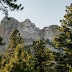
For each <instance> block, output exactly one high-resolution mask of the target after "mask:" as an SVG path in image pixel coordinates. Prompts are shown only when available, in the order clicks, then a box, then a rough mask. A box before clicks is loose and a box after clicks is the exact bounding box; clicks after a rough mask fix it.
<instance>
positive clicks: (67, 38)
mask: <svg viewBox="0 0 72 72" xmlns="http://www.w3.org/2000/svg"><path fill="white" fill-rule="evenodd" d="M66 12H67V14H65V16H64V18H65V19H63V20H60V22H61V27H59V33H60V34H59V35H55V37H54V38H53V42H54V44H56V45H55V46H56V47H61V48H63V49H64V51H65V60H64V61H65V62H66V63H67V64H69V65H71V66H72V3H71V5H70V6H66Z"/></svg>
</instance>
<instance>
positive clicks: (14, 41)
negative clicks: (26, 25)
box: [6, 29, 24, 57]
mask: <svg viewBox="0 0 72 72" xmlns="http://www.w3.org/2000/svg"><path fill="white" fill-rule="evenodd" d="M23 42H24V40H23V38H22V37H21V36H20V33H19V31H18V30H17V29H14V30H13V32H12V33H11V35H10V41H9V45H8V47H7V49H6V56H7V57H12V56H14V51H15V48H16V46H17V45H18V44H22V43H23Z"/></svg>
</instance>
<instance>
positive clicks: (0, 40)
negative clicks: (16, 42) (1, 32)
mask: <svg viewBox="0 0 72 72" xmlns="http://www.w3.org/2000/svg"><path fill="white" fill-rule="evenodd" d="M2 41H3V38H2V37H1V36H0V45H4V44H5V43H3V42H2Z"/></svg>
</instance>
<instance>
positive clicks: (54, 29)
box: [0, 17, 59, 52]
mask: <svg viewBox="0 0 72 72" xmlns="http://www.w3.org/2000/svg"><path fill="white" fill-rule="evenodd" d="M15 28H17V29H18V30H19V32H20V34H21V36H22V37H23V39H24V43H25V45H31V44H32V43H33V41H34V40H37V39H39V38H44V39H45V40H46V39H49V40H50V42H52V39H53V37H54V36H55V34H58V26H57V25H50V26H49V27H44V28H43V29H39V28H38V27H36V25H35V24H34V23H32V22H31V20H30V19H25V20H24V21H23V22H19V21H17V20H16V19H14V18H12V17H10V18H6V17H4V18H3V20H1V23H0V36H1V37H2V38H3V41H4V42H5V43H6V45H4V46H0V51H1V52H2V51H3V52H5V48H6V47H7V46H8V43H9V36H10V34H11V32H12V31H13V29H15ZM47 47H49V48H50V49H51V50H52V51H56V52H59V50H57V49H54V48H53V47H52V46H50V45H47Z"/></svg>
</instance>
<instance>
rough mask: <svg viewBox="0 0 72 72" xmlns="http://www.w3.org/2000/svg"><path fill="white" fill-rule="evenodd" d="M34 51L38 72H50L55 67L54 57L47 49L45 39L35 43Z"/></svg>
mask: <svg viewBox="0 0 72 72" xmlns="http://www.w3.org/2000/svg"><path fill="white" fill-rule="evenodd" d="M32 49H33V51H34V58H35V70H36V71H37V72H46V71H47V72H48V71H50V70H52V69H51V67H52V66H53V62H54V57H53V54H52V53H51V52H50V50H49V49H48V48H47V49H46V43H45V41H44V40H43V39H38V41H34V42H33V46H32Z"/></svg>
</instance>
